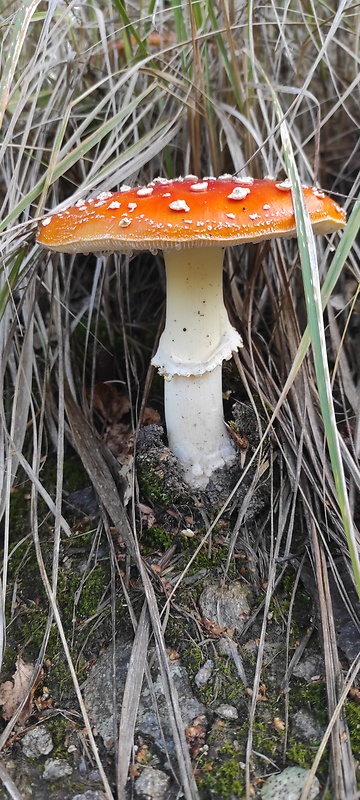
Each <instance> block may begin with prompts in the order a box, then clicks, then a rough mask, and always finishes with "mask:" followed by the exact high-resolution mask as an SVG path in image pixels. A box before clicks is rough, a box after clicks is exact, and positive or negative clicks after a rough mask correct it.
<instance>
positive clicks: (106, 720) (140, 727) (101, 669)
mask: <svg viewBox="0 0 360 800" xmlns="http://www.w3.org/2000/svg"><path fill="white" fill-rule="evenodd" d="M131 648H132V644H131V642H121V641H120V640H119V641H118V643H117V645H116V650H115V664H116V667H115V674H116V680H117V690H118V714H120V711H121V703H122V696H123V689H124V685H125V680H126V675H127V670H128V664H129V659H130V654H131ZM168 663H169V669H170V673H171V675H172V679H173V682H174V686H175V689H176V692H177V695H178V701H179V707H180V710H181V717H182V721H183V725H184V728H186V727H187V726H188V725H190V724H191V722H192V721H193V719H194V718H195V717H198V716H199V715H201V714H204V712H205V709H204V706H203V705H202V703H200V702H199V701H198V700H197V699H196V697H195V696H194V695H193V694H192V691H191V689H190V686H189V681H188V676H187V672H186V669H185V668H184V667H182V666H181V664H180V662H179V661H178V660H177V661H170V660H169V662H168ZM152 678H153V691H154V693H155V697H156V700H157V706H158V712H159V716H160V721H161V726H162V729H163V733H164V737H165V743H166V747H167V748H168V750H169V753H170V755H173V754H174V752H175V751H174V744H173V740H172V731H171V725H170V720H169V709H168V707H167V704H166V700H165V696H164V692H163V688H162V679H161V676H160V673H159V669H158V667H157V665H155V666H154V667H153V669H152ZM112 681H113V663H112V651H111V648H109V649H108V650H107V651H106V652H105V653H103V654H102V655H101V656H100V658H99V659H98V660H97V663H96V665H95V666H94V667H93V669H92V670H91V672H90V675H89V677H88V679H87V680H86V681H85V685H84V696H85V702H86V705H87V707H88V709H89V714H90V717H91V720H92V722H93V724H95V725H96V728H97V731H98V733H99V734H100V736H101V737H102V739H103V742H104V744H105V747H107V748H110V747H112V746H113V744H114V738H113V737H114V715H113V706H112ZM136 731H137V733H139V734H140V735H141V736H142V737H144V738H145V739H146V738H150V739H151V741H153V742H155V744H156V745H157V746H158V747H159V748H160V749H161V750H162V751H165V746H164V741H163V737H162V735H161V731H160V727H159V723H158V719H157V711H156V708H155V707H154V703H153V697H152V692H151V691H150V689H149V687H148V685H147V683H146V681H144V684H143V687H142V691H141V697H140V703H139V709H138V716H137V721H136Z"/></svg>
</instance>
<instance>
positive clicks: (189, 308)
mask: <svg viewBox="0 0 360 800" xmlns="http://www.w3.org/2000/svg"><path fill="white" fill-rule="evenodd" d="M164 257H165V265H166V280H167V306H166V325H165V330H164V332H163V334H162V336H161V339H160V343H159V348H158V351H157V353H156V354H155V356H154V358H153V364H154V365H155V366H156V367H157V368H158V370H159V372H160V374H162V375H164V376H165V418H166V426H167V433H168V440H169V446H170V448H171V450H172V451H173V453H175V455H176V456H177V457H178V459H179V461H180V463H181V466H182V469H183V471H184V475H185V478H186V480H187V482H188V483H189V484H190V485H192V486H194V487H204V486H206V484H207V482H208V479H209V476H210V475H211V473H212V472H213V471H214V470H215V469H217V468H218V467H222V466H224V465H225V464H226V463H229V462H230V461H232V460H233V459H234V455H235V453H234V448H233V445H232V442H231V440H230V438H229V437H228V434H227V431H226V428H225V425H224V419H223V405H222V385H221V364H222V361H223V359H229V358H230V357H231V354H232V352H233V351H234V350H237V349H238V347H240V346H241V338H240V336H239V334H238V333H237V331H236V330H235V329H234V328H233V327H232V325H231V324H230V321H229V318H228V315H227V311H226V309H225V306H224V301H223V286H222V269H223V249H222V248H220V247H209V248H208V247H205V248H203V247H201V248H189V249H183V250H181V251H180V250H167V251H165V253H164Z"/></svg>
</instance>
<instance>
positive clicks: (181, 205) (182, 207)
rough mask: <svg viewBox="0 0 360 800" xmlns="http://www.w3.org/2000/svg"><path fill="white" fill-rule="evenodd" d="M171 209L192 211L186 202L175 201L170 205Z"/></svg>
mask: <svg viewBox="0 0 360 800" xmlns="http://www.w3.org/2000/svg"><path fill="white" fill-rule="evenodd" d="M169 208H171V210H172V211H190V208H189V206H188V204H187V202H186V200H174V202H173V203H169Z"/></svg>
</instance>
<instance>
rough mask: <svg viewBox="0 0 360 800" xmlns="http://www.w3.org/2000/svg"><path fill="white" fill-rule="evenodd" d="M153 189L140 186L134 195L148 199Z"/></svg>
mask: <svg viewBox="0 0 360 800" xmlns="http://www.w3.org/2000/svg"><path fill="white" fill-rule="evenodd" d="M153 191H154V189H153V187H152V186H142V187H141V188H140V189H138V190H137V192H136V194H137V195H138V197H149V196H150V195H151V194H152V193H153Z"/></svg>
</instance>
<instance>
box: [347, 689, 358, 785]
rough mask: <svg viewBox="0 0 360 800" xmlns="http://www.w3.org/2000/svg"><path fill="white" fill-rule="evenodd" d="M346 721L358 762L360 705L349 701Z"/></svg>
mask: <svg viewBox="0 0 360 800" xmlns="http://www.w3.org/2000/svg"><path fill="white" fill-rule="evenodd" d="M345 713H346V720H347V724H348V726H349V733H350V741H351V746H352V752H353V754H354V757H355V758H356V760H357V761H359V760H360V704H359V703H358V702H356V701H354V700H348V701H347V703H346V706H345ZM358 788H360V770H359V769H358Z"/></svg>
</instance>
